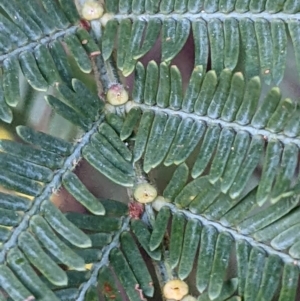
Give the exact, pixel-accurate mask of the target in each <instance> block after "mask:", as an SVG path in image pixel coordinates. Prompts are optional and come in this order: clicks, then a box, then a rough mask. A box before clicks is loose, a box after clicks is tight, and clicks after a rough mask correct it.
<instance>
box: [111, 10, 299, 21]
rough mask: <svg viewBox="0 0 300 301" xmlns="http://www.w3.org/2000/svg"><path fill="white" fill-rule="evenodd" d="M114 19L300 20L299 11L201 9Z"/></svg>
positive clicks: (116, 17)
mask: <svg viewBox="0 0 300 301" xmlns="http://www.w3.org/2000/svg"><path fill="white" fill-rule="evenodd" d="M113 18H114V19H117V20H123V19H128V18H130V19H132V20H137V19H139V20H145V21H149V20H150V19H153V18H159V19H165V18H173V19H175V20H181V19H183V18H186V19H189V20H190V21H196V20H199V19H203V20H205V21H210V20H212V19H219V20H221V21H224V20H226V19H230V18H235V19H237V20H239V19H245V18H249V19H251V20H253V21H256V20H258V19H265V20H268V21H272V20H275V19H276V20H277V19H281V20H283V21H285V22H288V21H292V20H293V21H295V20H296V21H299V20H300V13H295V14H289V13H283V12H279V13H274V14H271V13H268V12H260V13H252V12H244V13H243V12H235V11H233V12H230V13H227V14H226V13H222V12H215V13H207V12H205V11H201V12H199V13H194V14H193V13H188V12H187V13H183V14H179V13H175V12H171V13H169V14H163V13H156V14H138V15H136V14H132V13H130V14H115V15H114V16H113Z"/></svg>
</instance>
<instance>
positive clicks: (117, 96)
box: [106, 84, 129, 106]
mask: <svg viewBox="0 0 300 301" xmlns="http://www.w3.org/2000/svg"><path fill="white" fill-rule="evenodd" d="M106 98H107V101H108V102H109V103H110V104H111V105H113V106H120V105H123V104H124V103H126V102H127V101H128V98H129V97H128V92H127V91H126V90H125V88H124V87H123V86H122V85H119V84H115V85H112V86H111V87H110V88H109V89H108V91H107V95H106Z"/></svg>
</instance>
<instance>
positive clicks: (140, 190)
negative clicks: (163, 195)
mask: <svg viewBox="0 0 300 301" xmlns="http://www.w3.org/2000/svg"><path fill="white" fill-rule="evenodd" d="M133 196H134V198H135V199H136V200H137V201H138V202H139V203H142V204H146V203H150V202H152V201H153V200H154V199H155V198H156V196H157V190H156V189H155V188H154V187H153V186H152V185H150V184H149V183H142V184H138V185H137V186H136V188H135V190H134V193H133Z"/></svg>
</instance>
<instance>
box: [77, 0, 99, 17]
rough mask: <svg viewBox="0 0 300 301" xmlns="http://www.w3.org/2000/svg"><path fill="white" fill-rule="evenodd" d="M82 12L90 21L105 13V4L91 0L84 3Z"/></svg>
mask: <svg viewBox="0 0 300 301" xmlns="http://www.w3.org/2000/svg"><path fill="white" fill-rule="evenodd" d="M81 13H82V17H83V18H84V19H86V20H88V21H91V20H95V19H99V18H100V17H102V15H103V13H104V9H103V5H102V4H101V3H99V2H98V1H93V0H89V1H87V2H86V3H85V4H84V5H83V7H82V11H81Z"/></svg>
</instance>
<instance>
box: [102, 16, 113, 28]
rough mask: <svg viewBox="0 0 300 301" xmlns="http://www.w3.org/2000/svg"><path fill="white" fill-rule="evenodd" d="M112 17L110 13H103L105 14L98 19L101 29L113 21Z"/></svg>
mask: <svg viewBox="0 0 300 301" xmlns="http://www.w3.org/2000/svg"><path fill="white" fill-rule="evenodd" d="M113 17H114V15H113V14H111V13H105V14H104V15H103V16H102V17H101V19H100V22H101V25H102V26H103V27H105V26H106V24H107V22H108V21H109V20H111V19H113Z"/></svg>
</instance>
